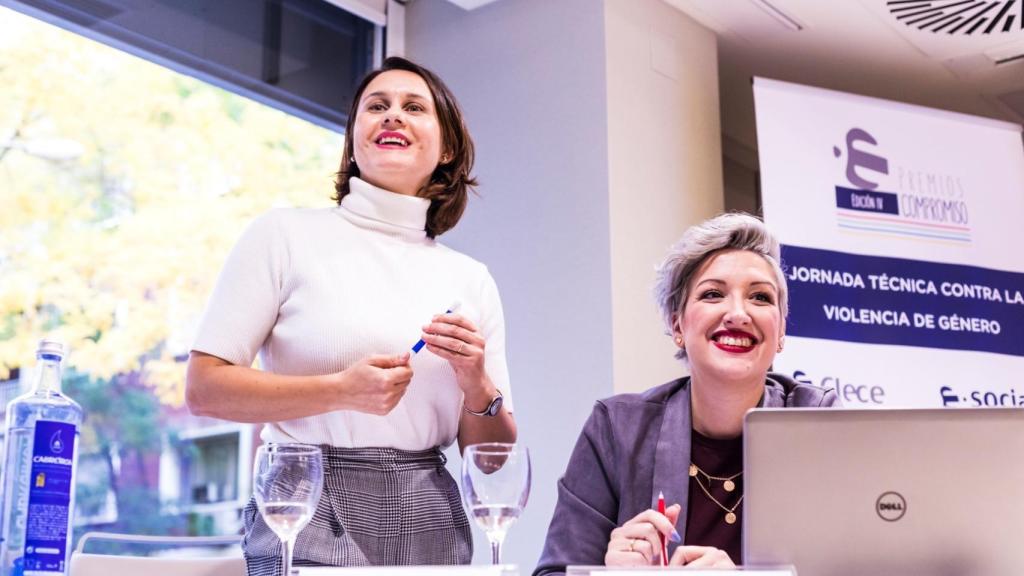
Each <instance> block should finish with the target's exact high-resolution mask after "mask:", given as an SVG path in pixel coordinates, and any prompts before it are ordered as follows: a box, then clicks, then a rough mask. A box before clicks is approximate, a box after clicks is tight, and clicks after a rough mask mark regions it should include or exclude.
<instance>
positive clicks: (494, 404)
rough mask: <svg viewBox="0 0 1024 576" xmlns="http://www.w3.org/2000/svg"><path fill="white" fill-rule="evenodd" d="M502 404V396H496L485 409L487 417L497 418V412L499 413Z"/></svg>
mask: <svg viewBox="0 0 1024 576" xmlns="http://www.w3.org/2000/svg"><path fill="white" fill-rule="evenodd" d="M503 402H504V398H503V397H502V396H498V397H497V398H495V399H494V400H492V401H491V405H490V406H488V407H487V415H488V416H497V415H498V412H501V404H502V403H503Z"/></svg>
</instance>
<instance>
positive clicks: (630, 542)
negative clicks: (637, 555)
mask: <svg viewBox="0 0 1024 576" xmlns="http://www.w3.org/2000/svg"><path fill="white" fill-rule="evenodd" d="M635 544H636V538H630V539H629V551H630V552H636V548H634V547H633V546H634V545H635Z"/></svg>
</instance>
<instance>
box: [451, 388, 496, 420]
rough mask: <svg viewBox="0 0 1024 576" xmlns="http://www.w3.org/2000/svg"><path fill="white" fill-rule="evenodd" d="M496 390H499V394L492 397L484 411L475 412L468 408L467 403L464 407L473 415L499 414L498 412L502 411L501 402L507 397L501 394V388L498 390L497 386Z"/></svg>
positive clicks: (491, 415)
mask: <svg viewBox="0 0 1024 576" xmlns="http://www.w3.org/2000/svg"><path fill="white" fill-rule="evenodd" d="M495 390H497V391H498V394H497V395H496V396H495V397H494V398H491V403H490V404H488V405H487V408H484V409H483V411H482V412H474V411H472V410H470V409H469V408H467V407H466V405H465V404H463V405H462V409H463V410H465V411H466V412H469V413H470V414H472V415H473V416H490V417H493V416H497V415H498V412H501V404H502V402H504V401H505V398H504V397H503V396H502V395H501V390H498V389H497V388H495Z"/></svg>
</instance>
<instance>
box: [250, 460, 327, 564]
mask: <svg viewBox="0 0 1024 576" xmlns="http://www.w3.org/2000/svg"><path fill="white" fill-rule="evenodd" d="M323 483H324V465H323V456H322V454H321V453H320V448H318V447H316V446H310V445H308V444H274V443H268V444H264V445H262V446H260V447H259V449H258V450H257V451H256V463H255V465H254V466H253V472H252V486H253V495H254V496H255V498H256V505H257V506H258V507H259V509H260V514H262V515H263V520H264V521H265V522H266V523H267V526H270V529H271V530H273V531H274V533H275V534H277V537H278V538H280V539H281V543H282V544H284V558H283V565H284V573H283V574H284V576H290V575H291V569H292V549H293V548H294V546H295V538H296V537H297V536H298V535H299V532H301V531H302V529H303V528H305V527H306V524H308V523H309V520H310V518H312V517H313V511H314V510H316V505H317V502H319V501H320V491H321V490H322V489H323Z"/></svg>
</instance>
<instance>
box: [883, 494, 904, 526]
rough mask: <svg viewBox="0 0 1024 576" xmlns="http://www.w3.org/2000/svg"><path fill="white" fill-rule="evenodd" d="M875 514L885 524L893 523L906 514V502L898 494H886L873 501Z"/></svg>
mask: <svg viewBox="0 0 1024 576" xmlns="http://www.w3.org/2000/svg"><path fill="white" fill-rule="evenodd" d="M875 512H876V513H878V517H879V518H881V519H882V520H885V521H886V522H895V521H897V520H899V519H900V518H903V515H904V514H906V513H907V501H906V500H904V499H903V496H901V495H900V493H899V492H886V493H884V494H882V495H881V496H879V497H878V500H877V501H875Z"/></svg>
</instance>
